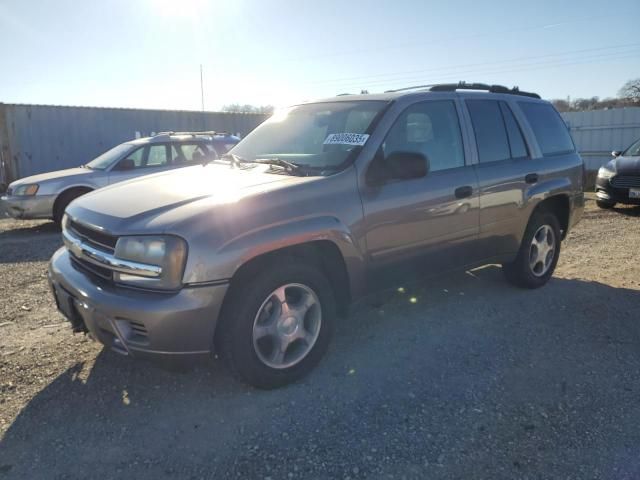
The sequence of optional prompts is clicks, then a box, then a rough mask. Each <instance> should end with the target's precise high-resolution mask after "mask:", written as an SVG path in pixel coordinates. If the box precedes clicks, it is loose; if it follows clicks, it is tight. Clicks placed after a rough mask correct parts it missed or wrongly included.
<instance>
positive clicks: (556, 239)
mask: <svg viewBox="0 0 640 480" xmlns="http://www.w3.org/2000/svg"><path fill="white" fill-rule="evenodd" d="M560 239H561V237H560V224H559V223H558V219H557V218H556V216H555V215H554V214H552V213H549V212H536V213H534V214H533V216H532V217H531V219H530V220H529V224H528V225H527V229H526V231H525V234H524V238H523V239H522V244H521V246H520V251H519V252H518V256H517V257H516V259H515V260H514V261H513V262H511V263H508V264H504V265H502V270H503V272H504V274H505V276H506V278H507V280H509V282H511V283H513V284H514V285H516V286H518V287H522V288H539V287H541V286H543V285H544V284H545V283H547V282H548V281H549V279H550V278H551V276H552V275H553V272H554V270H555V268H556V264H557V263H558V258H559V257H560Z"/></svg>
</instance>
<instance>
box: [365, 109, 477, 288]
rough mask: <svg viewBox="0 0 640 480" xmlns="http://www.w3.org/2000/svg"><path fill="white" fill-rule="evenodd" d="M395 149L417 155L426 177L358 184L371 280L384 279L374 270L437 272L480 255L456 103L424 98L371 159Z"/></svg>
mask: <svg viewBox="0 0 640 480" xmlns="http://www.w3.org/2000/svg"><path fill="white" fill-rule="evenodd" d="M393 152H416V153H421V154H423V155H425V156H426V157H427V159H428V161H429V170H428V173H427V175H426V176H425V177H423V178H414V179H408V180H390V181H387V182H385V183H383V184H382V185H365V186H364V187H363V188H362V199H363V208H364V215H365V223H366V225H365V230H366V244H367V250H368V255H369V264H370V266H371V267H372V274H373V278H375V283H379V281H380V280H381V278H380V276H378V275H376V274H378V273H380V274H381V276H382V277H384V279H386V280H391V281H393V282H395V281H399V280H401V279H402V278H403V276H404V275H406V274H407V273H409V271H413V272H414V273H415V271H416V270H418V271H419V272H420V273H422V274H424V273H428V274H436V273H438V272H441V271H443V270H448V269H451V268H456V267H460V266H462V265H466V264H468V263H471V262H472V261H473V260H474V259H475V257H476V256H477V253H476V252H475V251H474V249H475V246H474V245H475V241H476V240H477V236H478V224H479V213H478V206H479V200H478V187H477V180H476V174H475V171H474V169H473V166H471V165H469V164H468V163H467V162H465V154H464V147H463V142H462V135H461V129H460V121H459V115H458V110H457V107H456V104H455V102H454V100H431V101H424V102H419V103H415V104H413V105H411V106H409V107H408V108H407V109H405V110H404V111H403V112H402V113H401V114H400V116H399V117H398V119H397V120H396V121H395V123H394V124H393V126H392V127H391V129H390V130H389V132H388V134H387V136H386V137H385V140H384V141H383V143H382V145H381V147H380V150H379V152H378V155H377V156H376V159H375V160H374V162H383V163H384V162H386V161H387V159H388V158H389V155H390V154H391V153H393ZM370 168H371V167H370ZM389 267H397V268H389ZM416 267H417V268H416ZM394 273H396V274H397V275H395V276H394V275H393V274H394ZM398 275H399V276H398Z"/></svg>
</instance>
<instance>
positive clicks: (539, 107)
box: [518, 102, 575, 156]
mask: <svg viewBox="0 0 640 480" xmlns="http://www.w3.org/2000/svg"><path fill="white" fill-rule="evenodd" d="M518 104H519V106H520V109H521V110H522V113H524V116H525V117H526V118H527V121H528V122H529V125H531V129H532V130H533V134H534V135H535V136H536V140H537V141H538V145H539V146H540V149H541V150H542V154H543V155H545V156H547V155H558V154H561V153H569V152H573V151H575V146H574V145H573V140H571V135H569V129H568V128H567V126H566V124H565V123H564V121H563V120H562V117H561V116H560V114H559V113H558V112H557V111H556V109H555V108H553V107H552V106H551V105H549V104H546V103H533V102H518Z"/></svg>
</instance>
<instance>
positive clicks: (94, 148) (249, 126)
mask: <svg viewBox="0 0 640 480" xmlns="http://www.w3.org/2000/svg"><path fill="white" fill-rule="evenodd" d="M266 118H267V116H266V115H260V114H243V113H221V112H193V111H166V110H137V109H124V108H94V107H63V106H47V105H15V104H0V183H4V184H8V183H9V182H10V181H12V180H14V179H16V178H22V177H26V176H29V175H34V174H37V173H43V172H49V171H53V170H59V169H62V168H69V167H75V166H78V165H81V164H83V163H87V162H88V161H90V160H91V159H93V158H95V157H96V156H98V155H99V154H101V153H102V152H104V151H106V150H108V149H109V148H111V147H113V146H115V145H118V144H120V143H122V142H125V141H127V140H131V139H133V138H136V136H143V137H144V136H149V135H151V134H152V133H154V132H162V131H202V130H215V131H225V132H229V133H233V134H236V133H239V134H240V135H241V136H244V135H246V134H247V133H249V132H250V131H251V130H253V129H254V128H255V127H256V126H258V125H259V124H260V123H262V122H263V121H264V120H265V119H266Z"/></svg>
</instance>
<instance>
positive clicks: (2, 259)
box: [0, 222, 62, 264]
mask: <svg viewBox="0 0 640 480" xmlns="http://www.w3.org/2000/svg"><path fill="white" fill-rule="evenodd" d="M61 245H62V237H61V234H60V229H59V228H57V227H56V225H55V224H54V223H53V222H49V223H39V224H37V225H32V226H26V227H22V228H14V229H9V230H4V231H0V264H3V263H22V262H44V261H47V260H49V259H50V258H51V255H53V253H54V252H55V251H56V250H57V249H58V248H59V247H60V246H61Z"/></svg>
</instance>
